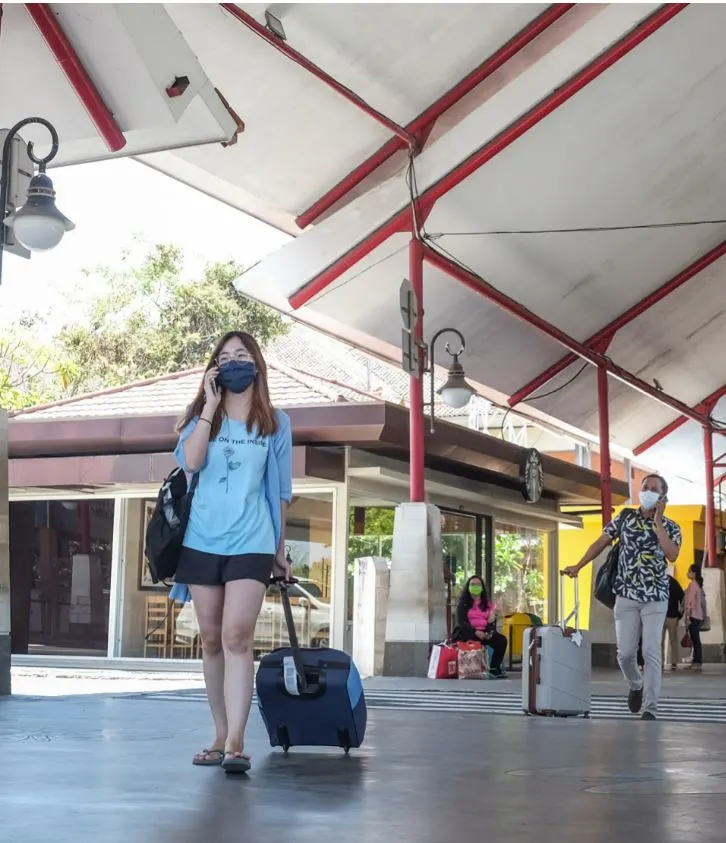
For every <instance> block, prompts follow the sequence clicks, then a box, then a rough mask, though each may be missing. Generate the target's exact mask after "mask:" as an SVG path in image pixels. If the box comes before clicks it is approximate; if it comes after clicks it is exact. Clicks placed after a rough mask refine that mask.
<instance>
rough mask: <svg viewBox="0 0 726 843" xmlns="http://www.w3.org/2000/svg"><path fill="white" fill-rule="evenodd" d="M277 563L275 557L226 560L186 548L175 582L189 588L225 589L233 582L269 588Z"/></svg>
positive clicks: (264, 555) (262, 555)
mask: <svg viewBox="0 0 726 843" xmlns="http://www.w3.org/2000/svg"><path fill="white" fill-rule="evenodd" d="M274 561H275V555H274V554H273V553H240V554H237V555H235V556H224V555H222V554H220V553H205V552H204V551H202V550H193V549H192V548H191V547H182V552H181V556H180V557H179V566H178V568H177V571H176V577H175V579H176V581H177V582H181V583H184V584H185V585H224V584H225V583H228V582H232V581H233V580H256V581H257V582H261V583H262V584H263V585H268V584H269V582H270V577H271V576H272V565H273V563H274Z"/></svg>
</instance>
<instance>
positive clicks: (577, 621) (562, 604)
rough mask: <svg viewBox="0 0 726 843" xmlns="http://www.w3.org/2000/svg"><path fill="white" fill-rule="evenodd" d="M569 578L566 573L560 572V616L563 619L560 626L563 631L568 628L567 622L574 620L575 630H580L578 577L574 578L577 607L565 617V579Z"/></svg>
mask: <svg viewBox="0 0 726 843" xmlns="http://www.w3.org/2000/svg"><path fill="white" fill-rule="evenodd" d="M566 578H567V574H565V572H564V571H560V606H559V615H560V617H561V618H562V620H561V621H560V626H561V627H562V629H566V628H567V622H568V621H569V620H572V619H573V618H574V623H575V629H579V628H580V584H579V582H578V579H577V577H575V578H574V583H575V606H574V608H573V609H572V611H571V612H570V614H569V615H568V616H567V617H565V579H566Z"/></svg>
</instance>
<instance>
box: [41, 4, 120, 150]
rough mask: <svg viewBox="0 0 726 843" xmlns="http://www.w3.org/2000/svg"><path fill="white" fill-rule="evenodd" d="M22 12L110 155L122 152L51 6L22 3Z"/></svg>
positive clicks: (113, 121) (110, 116) (112, 119)
mask: <svg viewBox="0 0 726 843" xmlns="http://www.w3.org/2000/svg"><path fill="white" fill-rule="evenodd" d="M25 9H26V11H27V12H28V14H29V15H30V17H31V18H32V19H33V22H34V23H35V25H36V26H37V27H38V31H39V32H40V34H41V35H42V36H43V40H44V41H45V43H46V44H47V45H48V49H49V50H50V51H51V53H53V56H54V57H55V60H56V61H57V62H58V65H59V66H60V69H61V70H62V71H63V73H64V75H65V77H66V79H67V80H68V82H69V84H70V86H71V87H72V88H73V90H74V91H75V92H76V94H77V96H78V99H79V100H80V101H81V102H82V103H83V107H84V108H85V109H86V111H87V112H88V116H89V117H90V118H91V122H92V123H93V125H94V126H95V127H96V131H97V132H98V134H99V135H100V136H101V138H102V139H103V141H104V143H105V144H106V146H107V147H108V148H109V149H110V150H111V152H118V151H119V150H120V149H123V148H124V147H125V146H126V138H125V137H124V133H123V132H122V131H121V128H120V127H119V125H118V123H117V122H116V118H115V117H114V116H113V113H112V112H111V110H110V109H109V107H108V106H107V105H106V103H105V102H104V100H103V97H102V96H101V94H100V93H99V91H98V88H97V87H96V85H95V84H94V82H93V80H92V79H91V77H90V76H89V75H88V71H87V70H86V68H85V67H84V65H83V62H82V61H81V60H80V58H79V57H78V53H77V52H76V51H75V49H74V47H73V45H72V44H71V42H70V41H69V40H68V38H67V36H66V34H65V32H63V30H62V28H61V25H60V23H59V22H58V18H57V17H56V16H55V14H54V12H53V10H52V9H51V7H50V6H49V5H48V4H47V3H26V4H25Z"/></svg>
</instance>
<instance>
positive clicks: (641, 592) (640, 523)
mask: <svg viewBox="0 0 726 843" xmlns="http://www.w3.org/2000/svg"><path fill="white" fill-rule="evenodd" d="M663 524H664V526H665V531H666V533H667V534H668V537H669V538H670V540H671V541H672V542H673V544H675V545H676V547H679V548H680V546H681V540H682V536H681V528H680V527H679V526H678V524H676V522H675V521H671V520H670V518H665V517H664V518H663ZM605 533H606V534H607V535H608V536H610V538H611V539H620V559H619V562H618V574H617V577H616V578H615V593H616V594H618V595H619V596H620V597H627V598H628V599H629V600H635V601H636V602H638V603H657V602H661V601H667V600H668V560H667V559H666V557H665V553H664V552H663V548H662V547H661V546H660V544H659V542H658V536H657V535H656V533H655V522H654V520H653V518H646V516H645V515H643V511H642V510H641V509H624V510H623V511H622V512H621V513H620V514H619V515H618V516H617V518H615V519H614V520H613V521H611V522H610V523H609V524H608V525H607V526H606V527H605Z"/></svg>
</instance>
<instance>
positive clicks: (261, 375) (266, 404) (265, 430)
mask: <svg viewBox="0 0 726 843" xmlns="http://www.w3.org/2000/svg"><path fill="white" fill-rule="evenodd" d="M233 337H237V339H238V340H239V341H240V342H241V343H242V345H243V346H244V347H245V349H246V350H247V351H248V352H249V353H250V354H251V355H252V358H253V360H254V361H255V366H256V367H257V377H256V378H255V382H254V383H253V384H252V386H251V387H250V389H253V390H254V393H253V395H252V404H251V405H250V414H249V416H248V417H247V432H248V433H252V431H253V430H254V428H257V433H258V435H259V436H272V435H273V434H274V433H277V419H276V418H275V409H274V407H273V406H272V402H271V401H270V390H269V389H268V386H267V364H266V363H265V358H264V357H263V356H262V349H261V348H260V346H259V345H258V343H257V340H256V339H255V338H254V337H253V336H251V335H250V334H248V333H246V332H245V331H229V332H228V333H226V334H225V335H224V336H223V337H222V339H221V340H220V341H219V342H218V343H217V345H215V347H214V351H212V355H211V357H210V358H209V361H208V362H207V365H206V367H205V369H204V375H203V376H202V382H201V383H200V385H199V390H198V391H197V394H196V396H195V398H194V400H193V401H192V403H191V404H190V405H189V406H188V407H187V411H186V413H184V416H183V417H182V418H181V419H180V420H179V423H178V424H177V426H176V429H177V432H179V431H181V430H183V429H184V428H185V427H186V426H187V425H188V424H189V422H190V421H192V420H193V419H195V418H197V417H198V416H201V414H202V410H203V409H204V377H205V376H206V374H207V372H208V371H209V370H210V369H211V368H212V367H213V366H216V365H217V358H218V357H219V355H220V354H221V352H222V349H223V348H224V346H225V345H226V344H227V343H228V342H229V340H231V339H232V338H233ZM223 418H224V391H223V393H222V400H221V401H220V402H219V406H218V407H217V410H216V411H215V413H214V418H213V420H212V431H211V434H210V437H209V438H210V439H215V438H216V437H217V435H218V434H219V431H220V429H221V427H222V420H223Z"/></svg>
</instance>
